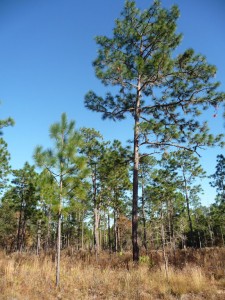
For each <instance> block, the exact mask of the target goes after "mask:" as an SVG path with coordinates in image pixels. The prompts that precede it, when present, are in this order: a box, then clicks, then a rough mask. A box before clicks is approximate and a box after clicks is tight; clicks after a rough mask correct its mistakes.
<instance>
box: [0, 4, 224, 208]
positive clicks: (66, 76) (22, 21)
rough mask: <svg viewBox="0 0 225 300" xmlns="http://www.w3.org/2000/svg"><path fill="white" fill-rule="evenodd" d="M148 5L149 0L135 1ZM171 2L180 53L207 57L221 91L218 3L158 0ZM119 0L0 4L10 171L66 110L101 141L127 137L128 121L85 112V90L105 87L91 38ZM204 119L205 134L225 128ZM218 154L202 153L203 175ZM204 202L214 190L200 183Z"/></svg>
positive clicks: (1, 93) (0, 79)
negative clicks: (175, 6)
mask: <svg viewBox="0 0 225 300" xmlns="http://www.w3.org/2000/svg"><path fill="white" fill-rule="evenodd" d="M136 2H137V5H138V6H139V7H141V8H147V7H149V5H150V4H151V2H152V1H150V0H148V1H147V0H137V1H136ZM174 3H176V4H178V6H179V8H180V11H181V16H180V19H179V22H178V32H181V33H183V35H184V37H183V41H182V44H181V47H180V49H181V50H184V49H186V48H188V47H192V48H194V49H195V51H196V52H198V53H202V54H204V55H206V57H207V59H208V61H209V62H210V63H212V64H215V65H216V66H217V68H218V73H217V79H218V80H219V81H221V82H222V85H221V89H222V90H224V91H225V57H224V56H225V1H224V0H177V1H172V0H162V4H163V6H166V7H169V6H171V5H172V4H174ZM123 4H124V1H123V0H82V1H79V0H38V1H37V0H0V45H1V46H0V100H1V103H2V105H1V107H0V112H1V113H0V119H3V118H6V117H7V116H11V117H13V118H14V119H15V121H16V125H15V127H13V128H7V129H5V130H4V138H5V140H6V141H7V142H8V148H9V151H10V153H11V157H12V159H11V165H12V167H13V168H14V169H16V168H21V167H23V164H24V162H25V161H29V162H31V163H32V162H33V161H32V154H33V150H34V148H35V146H36V145H38V144H41V145H44V146H49V145H50V141H49V137H48V130H49V126H50V125H51V124H52V123H54V122H56V121H58V120H59V119H60V115H61V113H62V112H66V113H67V114H68V117H69V118H70V119H75V120H76V124H77V128H78V127H81V126H86V127H94V128H96V129H97V130H99V131H100V132H101V133H102V134H103V136H104V138H105V139H106V140H110V139H115V138H117V139H120V140H121V141H123V142H124V143H125V141H126V140H128V139H131V138H132V125H131V124H130V123H129V122H126V121H125V122H124V121H123V122H122V123H113V122H112V121H104V122H103V121H102V120H101V116H100V115H99V114H97V113H93V112H91V111H88V110H86V109H85V108H84V105H83V99H84V95H85V94H86V92H87V91H88V90H90V89H93V90H95V91H96V92H97V93H99V94H104V93H105V91H106V90H105V88H104V87H103V86H102V85H101V83H100V82H99V81H98V80H97V79H96V78H95V75H94V70H93V68H92V61H93V59H94V58H95V57H96V51H97V48H96V44H95V41H94V37H95V36H96V35H110V34H111V31H112V28H113V26H114V20H115V19H116V18H117V17H118V16H119V13H120V11H121V9H122V7H123ZM222 113H223V108H220V110H219V116H218V117H217V118H213V116H212V115H213V111H212V112H209V113H208V115H205V116H204V117H205V118H206V119H208V121H209V123H210V126H211V128H212V132H214V133H216V132H218V133H221V132H223V131H224V120H223V119H222V117H221V115H222ZM223 151H224V150H222V149H217V148H214V149H210V150H206V151H205V152H202V153H201V154H202V163H203V167H204V168H205V169H206V171H207V172H208V173H209V174H211V173H213V172H214V169H215V163H216V155H217V154H218V153H223ZM203 186H204V189H205V190H206V195H205V196H204V197H203V199H204V203H205V204H208V203H210V202H212V201H213V197H214V194H215V191H214V190H213V189H211V188H210V187H209V186H208V184H207V181H205V182H204V185H203Z"/></svg>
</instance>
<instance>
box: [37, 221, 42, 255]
mask: <svg viewBox="0 0 225 300" xmlns="http://www.w3.org/2000/svg"><path fill="white" fill-rule="evenodd" d="M40 249H41V220H38V221H37V247H36V254H37V255H39V253H40Z"/></svg>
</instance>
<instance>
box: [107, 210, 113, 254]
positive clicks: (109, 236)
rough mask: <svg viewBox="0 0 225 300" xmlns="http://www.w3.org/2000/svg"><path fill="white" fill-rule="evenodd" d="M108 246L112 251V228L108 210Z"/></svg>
mask: <svg viewBox="0 0 225 300" xmlns="http://www.w3.org/2000/svg"><path fill="white" fill-rule="evenodd" d="M108 247H109V251H111V250H112V249H111V230H110V213H109V210H108Z"/></svg>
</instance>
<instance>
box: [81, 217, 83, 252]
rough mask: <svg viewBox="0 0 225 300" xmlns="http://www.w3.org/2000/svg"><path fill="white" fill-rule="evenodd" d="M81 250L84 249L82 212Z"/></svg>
mask: <svg viewBox="0 0 225 300" xmlns="http://www.w3.org/2000/svg"><path fill="white" fill-rule="evenodd" d="M81 222H82V223H81V249H82V250H83V249H84V211H82V220H81Z"/></svg>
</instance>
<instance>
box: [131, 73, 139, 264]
mask: <svg viewBox="0 0 225 300" xmlns="http://www.w3.org/2000/svg"><path fill="white" fill-rule="evenodd" d="M140 100H141V79H140V76H139V79H138V89H137V99H136V107H135V118H134V121H135V123H134V167H133V203H132V245H133V261H134V262H138V261H139V246H138V169H139V116H140V111H139V110H140Z"/></svg>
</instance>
